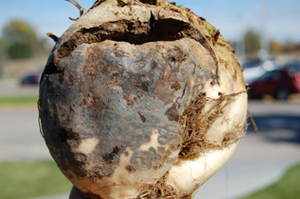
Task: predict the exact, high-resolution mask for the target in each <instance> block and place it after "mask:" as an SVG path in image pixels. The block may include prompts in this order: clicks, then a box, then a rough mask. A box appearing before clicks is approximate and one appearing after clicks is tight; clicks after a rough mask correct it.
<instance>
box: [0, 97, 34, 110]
mask: <svg viewBox="0 0 300 199" xmlns="http://www.w3.org/2000/svg"><path fill="white" fill-rule="evenodd" d="M38 98H39V97H38V95H16V96H1V97H0V107H7V106H9V107H10V106H31V105H37V101H38Z"/></svg>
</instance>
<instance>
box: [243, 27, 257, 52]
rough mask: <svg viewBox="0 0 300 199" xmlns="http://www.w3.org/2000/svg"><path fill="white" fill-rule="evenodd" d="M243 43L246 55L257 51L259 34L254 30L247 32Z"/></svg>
mask: <svg viewBox="0 0 300 199" xmlns="http://www.w3.org/2000/svg"><path fill="white" fill-rule="evenodd" d="M244 43H245V50H246V53H247V54H249V53H254V52H257V51H259V50H260V48H261V37H260V34H259V33H257V32H256V31H254V30H248V31H247V32H246V33H245V35H244Z"/></svg>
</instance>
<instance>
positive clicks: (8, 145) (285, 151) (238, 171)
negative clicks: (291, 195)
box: [0, 101, 300, 199]
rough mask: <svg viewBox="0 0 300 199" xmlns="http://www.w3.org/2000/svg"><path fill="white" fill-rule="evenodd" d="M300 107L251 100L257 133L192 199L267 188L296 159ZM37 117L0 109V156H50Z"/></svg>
mask: <svg viewBox="0 0 300 199" xmlns="http://www.w3.org/2000/svg"><path fill="white" fill-rule="evenodd" d="M299 105H300V104H294V103H262V102H255V101H251V102H250V103H249V110H250V112H251V113H252V116H253V117H254V119H255V121H256V123H257V126H258V128H259V132H258V133H257V134H254V132H253V127H252V126H251V125H250V126H249V130H248V133H247V135H246V137H245V138H244V139H242V141H241V142H240V144H239V147H238V149H237V151H236V152H235V154H234V155H233V157H232V159H231V160H230V161H229V162H228V163H227V164H226V165H225V166H224V167H223V168H222V169H221V170H220V171H219V172H218V173H217V174H216V175H215V176H213V177H212V178H211V179H210V180H209V181H208V182H207V183H206V184H204V185H203V186H202V187H201V188H200V190H199V192H198V194H197V196H196V198H197V199H200V198H205V199H232V198H236V197H238V196H241V195H243V194H247V193H249V192H252V191H253V190H256V189H258V188H261V187H264V186H267V185H268V184H270V183H272V182H273V181H275V180H277V179H278V178H279V177H280V176H281V175H282V174H283V173H284V171H285V170H286V169H287V168H288V167H290V166H291V165H293V164H295V163H297V162H300V122H299V121H300V106H299ZM37 121H38V114H37V110H36V108H35V107H30V108H21V109H20V108H18V109H0V126H1V128H0V136H1V139H0V160H2V161H3V160H23V159H50V158H51V157H50V155H49V153H48V151H47V148H46V147H45V144H44V141H43V139H42V137H41V135H40V133H39V127H38V122H37ZM54 198H55V199H63V198H67V195H61V196H58V197H54ZM54 198H53V197H52V198H47V199H54Z"/></svg>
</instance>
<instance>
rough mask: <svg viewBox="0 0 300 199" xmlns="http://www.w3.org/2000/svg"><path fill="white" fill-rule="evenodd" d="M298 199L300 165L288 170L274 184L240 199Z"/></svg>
mask: <svg viewBox="0 0 300 199" xmlns="http://www.w3.org/2000/svg"><path fill="white" fill-rule="evenodd" d="M266 198H268V199H299V198H300V164H297V165H295V166H293V167H292V168H290V169H289V170H288V171H287V172H286V173H285V174H284V175H283V176H282V178H281V179H280V180H278V181H277V182H275V183H274V184H272V185H270V186H268V187H266V188H264V189H262V190H259V191H257V192H254V193H252V194H250V195H248V196H245V197H242V198H240V199H266Z"/></svg>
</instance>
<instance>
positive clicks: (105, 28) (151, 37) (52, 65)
mask: <svg viewBox="0 0 300 199" xmlns="http://www.w3.org/2000/svg"><path fill="white" fill-rule="evenodd" d="M112 27H114V28H112ZM181 38H191V39H194V40H196V41H197V42H199V43H201V44H202V46H203V47H204V48H205V49H207V50H208V52H209V53H210V55H211V57H212V58H213V60H214V61H215V65H216V75H215V79H216V80H217V82H218V74H217V72H218V60H217V56H216V54H215V52H214V50H213V48H212V47H211V45H210V44H209V42H208V41H207V39H206V38H205V37H204V36H203V35H202V33H201V32H200V31H199V30H198V29H196V28H194V27H193V26H192V25H191V24H190V23H187V22H184V21H179V20H176V19H158V20H157V19H155V17H154V16H153V14H152V13H151V17H150V19H149V21H148V22H140V21H136V20H119V21H114V22H106V23H104V24H102V25H101V26H99V27H92V28H81V29H80V30H79V31H77V32H75V33H74V34H73V35H72V36H71V37H70V38H69V39H68V40H67V41H66V42H64V43H63V44H62V45H61V46H60V47H59V48H58V49H57V52H56V54H55V55H54V58H53V59H52V61H50V62H49V63H48V65H47V66H46V67H45V71H44V75H45V74H48V75H50V74H54V73H60V72H61V71H60V70H57V69H56V66H58V64H59V63H60V61H61V60H62V59H64V58H66V57H68V56H69V55H70V54H71V53H72V52H73V51H74V50H75V49H76V48H77V47H78V46H80V45H82V44H93V43H100V42H102V41H105V40H113V41H123V42H128V43H131V44H134V45H141V44H144V43H148V42H156V41H176V40H179V39H181ZM44 75H43V76H44Z"/></svg>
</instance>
